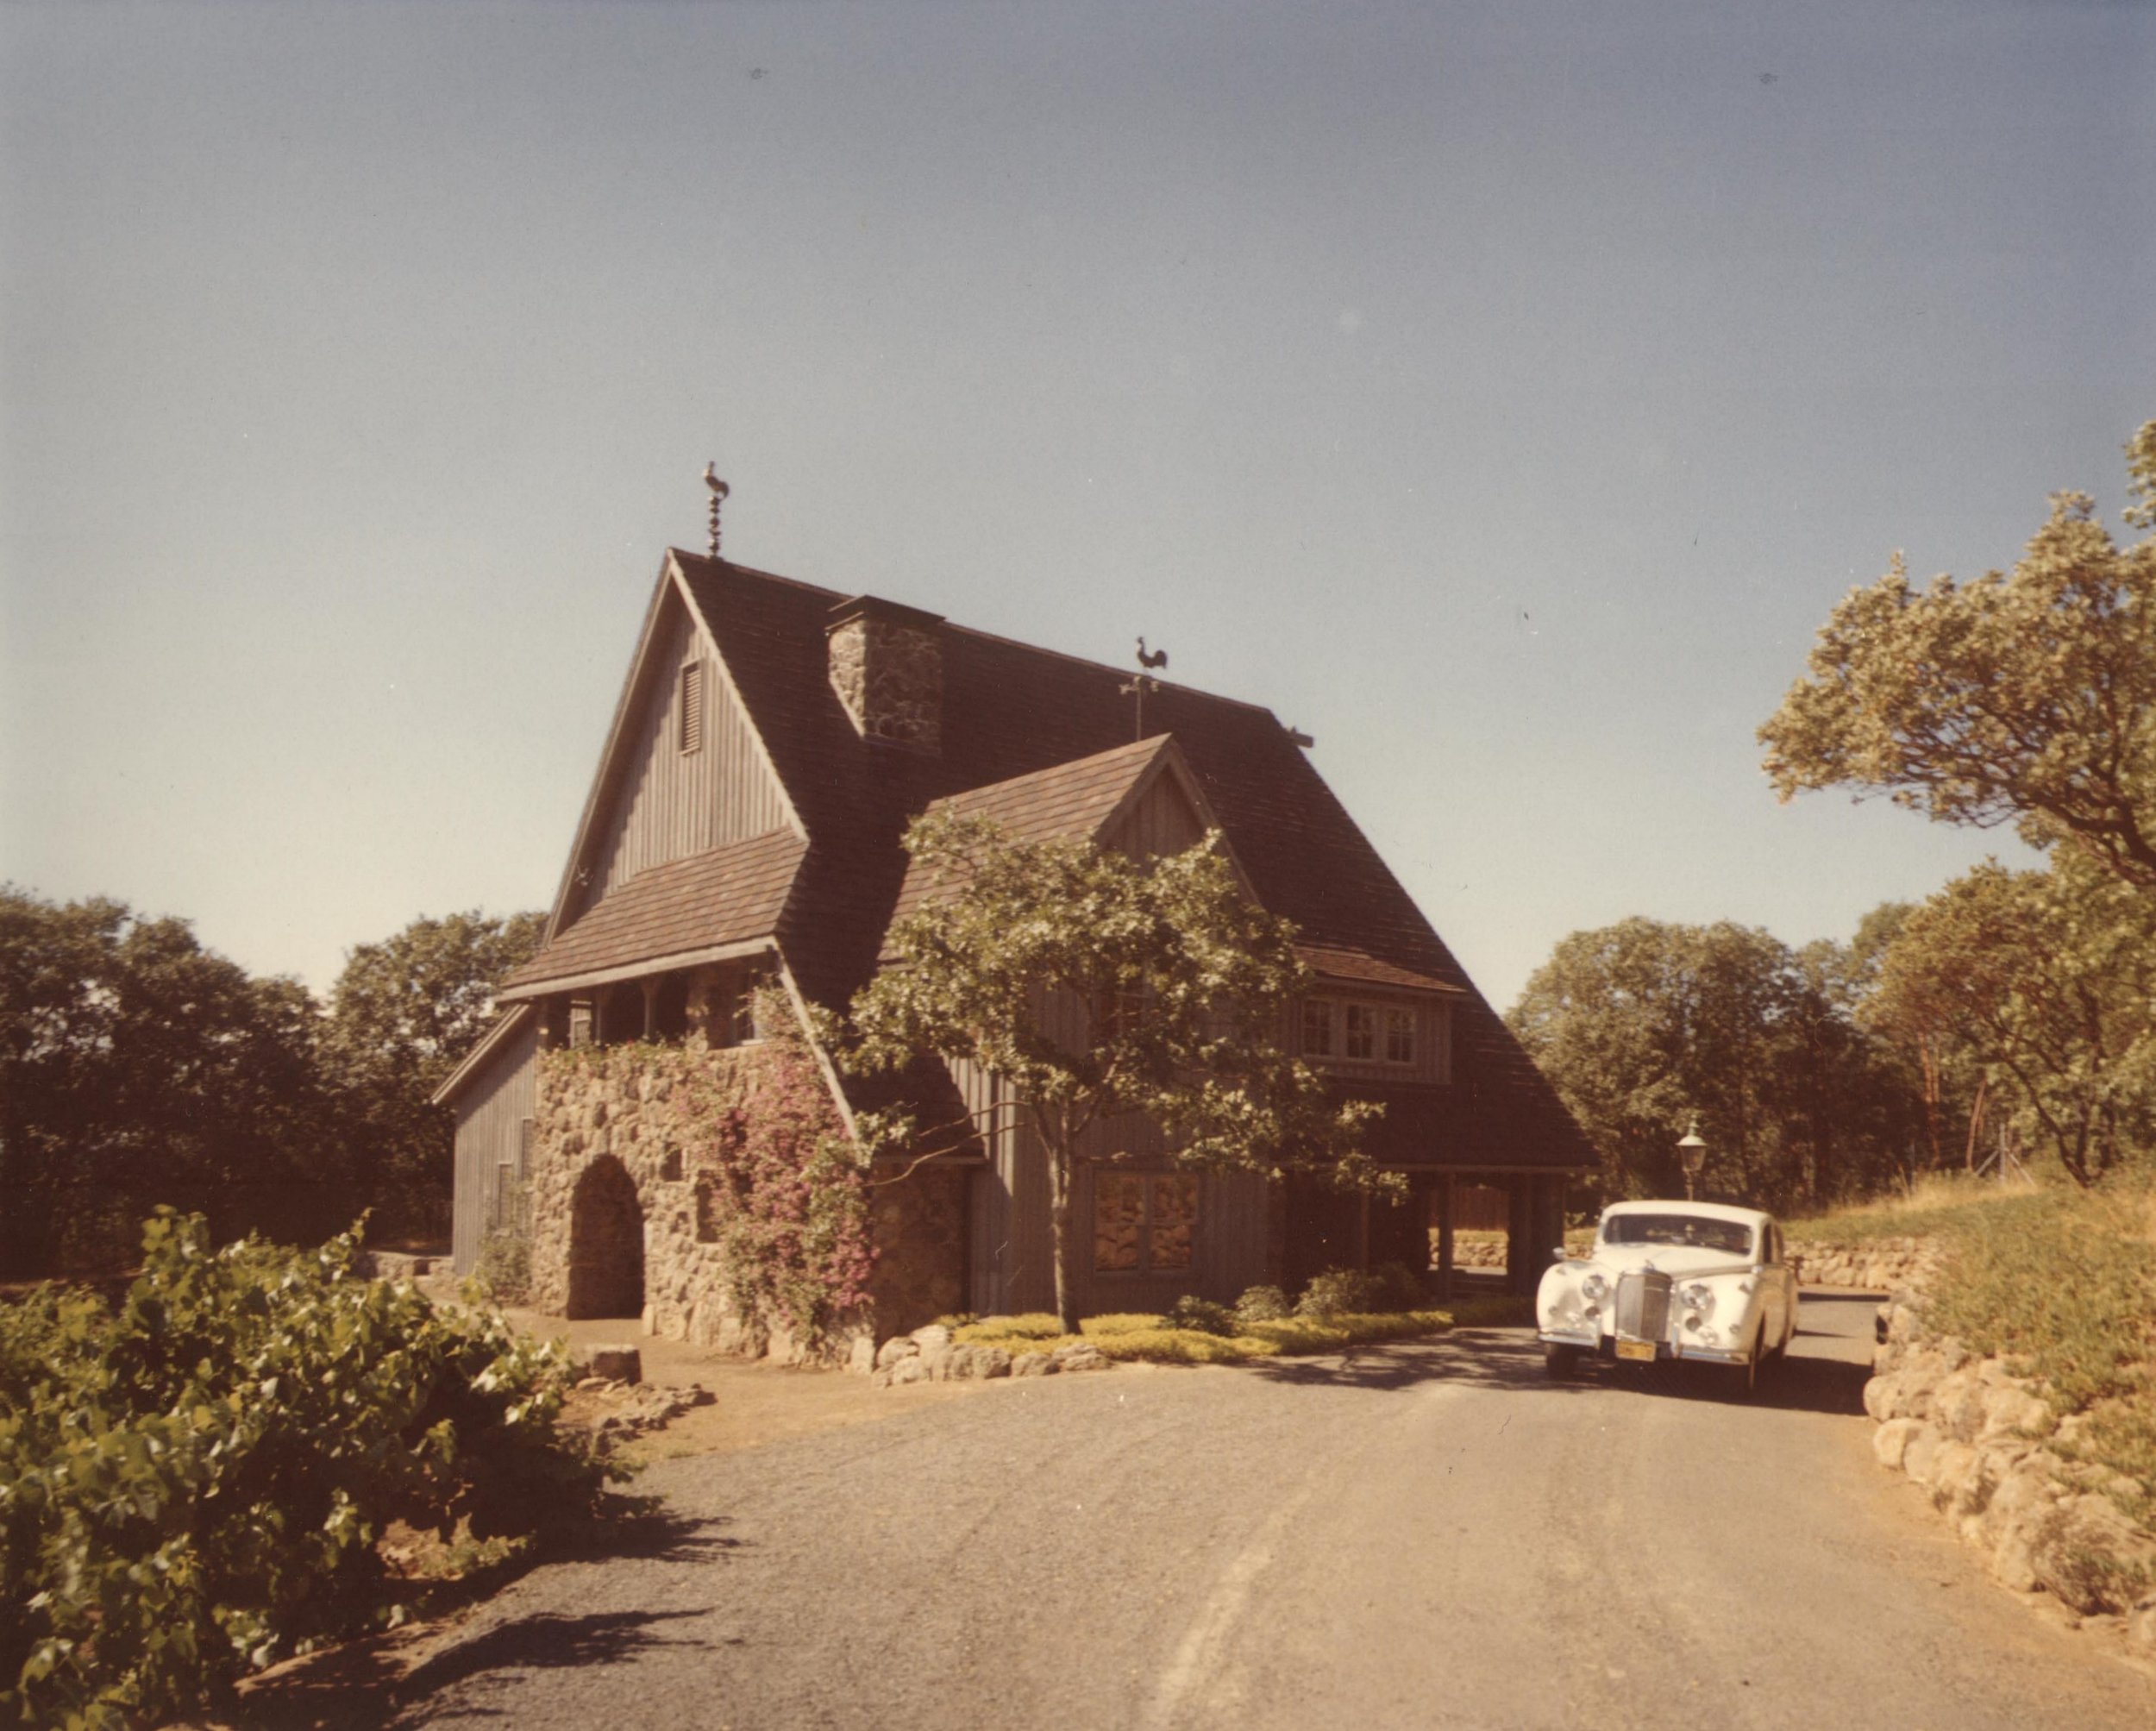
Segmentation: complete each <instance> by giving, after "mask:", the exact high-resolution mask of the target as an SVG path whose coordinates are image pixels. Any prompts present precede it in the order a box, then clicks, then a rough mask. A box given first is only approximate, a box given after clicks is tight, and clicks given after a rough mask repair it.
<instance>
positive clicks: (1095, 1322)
mask: <svg viewBox="0 0 2156 1731" xmlns="http://www.w3.org/2000/svg"><path fill="white" fill-rule="evenodd" d="M1167 1321H1168V1319H1167V1318H1166V1317H1164V1316H1156V1315H1154V1314H1151V1313H1150V1312H1148V1311H1143V1310H1111V1311H1110V1312H1108V1313H1107V1314H1106V1315H1105V1316H1088V1317H1087V1318H1086V1319H1085V1320H1083V1321H1081V1322H1080V1323H1079V1325H1078V1326H1079V1328H1080V1330H1081V1332H1082V1333H1084V1334H1085V1336H1086V1338H1087V1339H1088V1340H1094V1339H1097V1338H1098V1337H1099V1336H1101V1335H1104V1334H1136V1333H1139V1332H1140V1331H1142V1330H1144V1329H1148V1328H1160V1327H1164V1326H1166V1325H1167Z"/></svg>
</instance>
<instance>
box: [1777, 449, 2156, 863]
mask: <svg viewBox="0 0 2156 1731" xmlns="http://www.w3.org/2000/svg"><path fill="white" fill-rule="evenodd" d="M2128 463H2129V474H2130V485H2131V488H2132V492H2133V494H2134V498H2135V500H2136V503H2135V504H2134V505H2133V506H2131V507H2130V508H2129V509H2128V513H2127V516H2128V520H2129V521H2130V522H2133V523H2134V524H2136V525H2138V526H2144V527H2156V422H2151V423H2148V424H2147V425H2146V426H2144V427H2143V428H2142V429H2141V430H2140V432H2139V433H2138V434H2137V435H2136V436H2135V437H2134V442H2133V443H2132V444H2131V445H2130V446H2129V447H2128ZM2094 512H2095V506H2094V502H2093V501H2092V500H2091V499H2090V498H2089V496H2088V495H2087V494H2085V493H2079V492H2063V493H2059V494H2057V495H2055V496H2054V498H2053V502H2052V511H2051V517H2050V519H2049V521H2048V522H2046V524H2044V526H2043V527H2042V528H2041V529H2040V530H2038V531H2037V533H2036V536H2035V537H2034V539H2033V540H2031V541H2030V543H2028V549H2027V550H2026V551H2025V553H2024V554H2023V555H2022V557H2021V561H2020V562H2019V563H2018V564H2016V565H2015V568H2014V569H2013V570H2012V571H2011V572H2010V573H2006V574H2002V573H1999V572H1997V571H1992V572H1987V573H1986V574H1984V576H1982V577H1980V578H1978V579H1977V580H1975V581H1973V582H1971V583H1967V584H1958V583H1957V582H1956V581H1955V580H1953V579H1952V577H1947V576H1941V577H1938V578H1935V579H1934V580H1933V581H1932V582H1931V584H1930V585H1929V586H1927V587H1926V588H1923V589H1921V590H1919V589H1916V588H1915V587H1914V586H1912V585H1911V583H1910V581H1909V579H1908V570H1907V568H1906V566H1905V565H1904V563H1903V561H1902V559H1901V557H1900V555H1896V557H1895V559H1894V561H1893V564H1892V567H1891V568H1890V570H1889V571H1888V573H1887V574H1886V575H1885V576H1884V577H1883V578H1881V579H1880V580H1878V581H1877V583H1875V584H1873V585H1872V586H1871V587H1869V588H1863V589H1856V590H1852V592H1851V593H1849V594H1848V595H1847V596H1846V597H1845V598H1844V599H1842V601H1841V602H1840V603H1839V605H1837V606H1836V607H1835V609H1834V611H1833V615H1832V616H1831V617H1830V618H1828V620H1827V624H1826V625H1825V626H1824V627H1823V628H1822V629H1821V632H1820V639H1819V642H1818V643H1817V645H1816V646H1815V647H1814V649H1813V651H1812V654H1811V658H1810V669H1811V671H1810V674H1809V677H1808V678H1805V679H1801V680H1798V681H1797V682H1796V684H1795V685H1794V686H1792V687H1790V689H1789V694H1788V695H1787V696H1786V697H1785V698H1784V699H1783V702H1782V706H1781V708H1780V709H1779V710H1778V711H1777V712H1776V713H1775V714H1774V715H1773V717H1771V718H1770V719H1769V720H1768V721H1767V722H1766V723H1765V724H1764V726H1762V727H1761V728H1760V730H1759V739H1760V742H1761V743H1763V744H1764V746H1765V747H1766V748H1767V756H1766V769H1767V774H1768V775H1769V776H1770V777H1771V780H1772V781H1773V784H1774V787H1775V789H1776V791H1777V793H1779V794H1780V796H1781V797H1782V798H1783V799H1784V800H1787V799H1789V798H1791V797H1792V796H1794V795H1795V794H1796V793H1798V792H1800V791H1802V790H1804V789H1807V788H1821V787H1850V788H1853V789H1855V790H1856V792H1857V793H1858V796H1859V797H1861V796H1863V795H1864V794H1866V793H1887V794H1889V795H1890V797H1891V798H1893V799H1894V800H1896V802H1897V803H1900V804H1902V805H1905V806H1912V807H1914V808H1915V809H1918V810H1921V811H1923V812H1926V813H1927V815H1929V816H1930V817H1932V818H1934V819H1936V820H1939V821H1942V822H1946V823H1955V824H1968V825H1977V826H1979V827H1988V826H1992V825H1999V824H2003V823H2008V822H2012V823H2014V824H2015V825H2016V826H2017V827H2018V828H2019V830H2020V832H2021V835H2022V836H2023V837H2025V838H2026V839H2027V840H2028V841H2029V842H2031V843H2032V844H2034V845H2035V846H2038V847H2048V846H2050V845H2051V844H2053V843H2054V842H2057V841H2059V840H2061V839H2070V840H2071V842H2072V843H2073V844H2075V845H2076V846H2078V847H2080V848H2082V849H2084V850H2087V851H2088V852H2089V853H2090V854H2091V855H2092V856H2094V857H2095V858H2096V859H2098V860H2100V861H2101V862H2103V864H2104V865H2105V866H2106V867H2107V868H2108V869H2110V870H2111V871H2113V872H2115V873H2116V874H2117V875H2119V876H2121V877H2122V878H2124V879H2125V880H2126V881H2128V882H2131V883H2135V884H2139V885H2140V886H2142V887H2149V888H2156V538H2152V539H2148V540H2144V541H2141V542H2140V543H2135V544H2134V545H2131V546H2128V547H2124V548H2122V547H2120V546H2118V545H2117V544H2116V543H2114V542H2113V540H2112V538H2111V536H2110V535H2109V532H2108V531H2107V530H2105V529H2104V528H2103V525H2102V524H2100V523H2098V522H2097V521H2096V518H2095V514H2094Z"/></svg>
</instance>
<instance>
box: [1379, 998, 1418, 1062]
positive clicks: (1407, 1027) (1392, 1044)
mask: <svg viewBox="0 0 2156 1731" xmlns="http://www.w3.org/2000/svg"><path fill="white" fill-rule="evenodd" d="M1414 1061H1415V1013H1414V1012H1413V1010H1388V1011H1386V1012H1385V1062H1386V1063H1413V1062H1414Z"/></svg>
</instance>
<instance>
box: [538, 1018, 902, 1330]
mask: <svg viewBox="0 0 2156 1731" xmlns="http://www.w3.org/2000/svg"><path fill="white" fill-rule="evenodd" d="M757 1025H758V1026H759V1027H761V1028H763V1029H765V1030H767V1031H768V1032H767V1037H766V1038H763V1039H762V1040H761V1041H760V1042H758V1043H757V1044H754V1045H750V1046H744V1047H731V1048H725V1049H721V1050H717V1051H714V1050H712V1049H711V1048H710V1047H709V1046H707V1045H705V1043H704V1042H703V1040H702V1039H701V1038H699V1037H694V1036H693V1037H692V1038H690V1039H689V1040H688V1041H686V1043H684V1044H680V1045H666V1044H624V1045H613V1046H605V1047H581V1048H568V1049H561V1050H556V1051H551V1052H548V1053H547V1054H546V1055H545V1057H544V1058H543V1059H542V1072H541V1090H542V1101H546V1100H548V1099H551V1100H552V1101H567V1100H568V1099H570V1098H572V1097H575V1098H581V1099H591V1098H592V1097H594V1096H596V1097H599V1098H601V1099H606V1100H611V1101H614V1102H616V1104H615V1105H614V1106H613V1107H611V1109H608V1110H605V1111H601V1112H597V1113H590V1114H589V1117H588V1120H585V1119H580V1120H578V1121H579V1123H580V1124H581V1123H584V1122H586V1121H588V1123H589V1126H590V1127H588V1128H571V1127H569V1126H568V1125H567V1124H564V1125H563V1126H562V1128H563V1130H564V1132H565V1133H566V1137H567V1140H566V1142H565V1144H564V1145H563V1146H562V1147H561V1154H562V1155H565V1156H566V1157H567V1165H568V1166H571V1167H580V1166H581V1165H582V1164H583V1163H584V1162H585V1161H586V1159H588V1158H589V1157H591V1155H592V1153H593V1152H596V1151H599V1150H600V1149H601V1148H604V1149H605V1151H609V1152H611V1153H612V1154H613V1155H614V1156H615V1157H617V1158H619V1159H622V1160H623V1161H624V1164H625V1166H626V1167H627V1168H628V1170H630V1174H631V1176H632V1177H633V1178H634V1179H635V1181H636V1186H637V1189H638V1191H639V1193H640V1198H641V1201H642V1207H643V1208H644V1210H645V1213H646V1214H647V1217H648V1218H649V1219H651V1220H654V1221H655V1223H656V1224H657V1225H658V1226H660V1228H661V1230H659V1231H657V1232H654V1233H653V1234H651V1240H652V1242H651V1244H650V1247H649V1251H648V1252H647V1254H648V1255H649V1256H652V1257H655V1258H656V1262H657V1264H659V1265H655V1266H652V1267H649V1268H648V1270H647V1275H646V1284H647V1288H648V1289H649V1291H650V1292H651V1293H652V1294H653V1296H654V1300H655V1301H657V1302H660V1303H662V1304H663V1303H664V1302H666V1301H667V1300H666V1299H665V1298H664V1297H663V1296H662V1293H663V1292H664V1291H665V1290H667V1289H671V1288H678V1287H680V1286H683V1285H686V1286H690V1287H701V1288H703V1289H704V1290H705V1292H707V1293H709V1294H710V1295H711V1296H712V1297H714V1298H716V1297H717V1296H718V1294H719V1292H723V1294H724V1298H725V1300H726V1303H727V1308H729V1309H730V1311H731V1313H732V1314H734V1315H735V1316H736V1317H737V1318H739V1319H740V1320H741V1321H742V1323H743V1325H744V1326H746V1327H747V1328H748V1329H749V1331H750V1332H751V1333H763V1332H766V1331H769V1330H774V1329H783V1330H784V1331H785V1332H786V1333H787V1334H789V1335H791V1336H793V1339H796V1340H797V1341H799V1342H802V1343H804V1344H808V1343H812V1342H824V1341H829V1340H830V1339H833V1337H834V1336H835V1335H836V1334H837V1333H839V1332H840V1331H841V1330H843V1328H844V1327H845V1326H846V1325H848V1324H849V1322H853V1321H856V1320H862V1318H863V1317H864V1315H865V1313H866V1308H867V1306H868V1301H869V1289H868V1283H869V1279H870V1276H871V1275H872V1273H873V1271H874V1265H875V1254H874V1250H873V1248H872V1246H871V1243H870V1239H869V1228H868V1175H867V1173H866V1171H865V1170H863V1167H862V1163H861V1161H860V1158H859V1157H858V1155H857V1153H856V1149H855V1147H854V1145H853V1143H852V1142H851V1140H850V1139H849V1138H848V1137H847V1135H846V1133H845V1129H844V1126H843V1124H842V1122H841V1121H840V1119H839V1116H838V1113H837V1108H836V1107H835V1106H834V1105H833V1103H832V1101H831V1097H830V1090H829V1088H827V1087H826V1085H825V1083H824V1077H823V1075H822V1073H821V1071H820V1070H819V1069H818V1066H817V1063H816V1060H815V1057H814V1056H813V1055H812V1052H811V1051H810V1049H809V1046H808V1044H807V1042H806V1040H805V1038H804V1037H803V1036H802V1034H801V1033H800V1032H799V1026H798V1025H797V1024H796V1023H795V1021H794V1019H793V1011H792V1007H791V1006H790V1005H788V1004H787V1003H786V1002H785V1000H782V999H781V1000H779V1001H777V1002H775V1003H770V1004H763V1005H760V1006H759V1008H758V1023H757ZM593 1084H596V1088H594V1087H593V1086H592V1085H593ZM587 1110H588V1109H587ZM545 1119H546V1108H545V1107H544V1106H543V1105H542V1121H545ZM602 1130H603V1131H604V1132H605V1141H604V1142H603V1143H602V1142H601V1141H600V1140H599V1135H600V1132H601V1131H602ZM562 1176H563V1178H564V1179H565V1180H567V1176H568V1173H567V1170H564V1171H563V1174H562ZM677 1221H678V1230H677V1229H675V1227H674V1223H675V1222H677ZM565 1254H566V1251H565ZM714 1286H716V1288H717V1289H718V1291H712V1290H711V1289H712V1288H713V1287H714Z"/></svg>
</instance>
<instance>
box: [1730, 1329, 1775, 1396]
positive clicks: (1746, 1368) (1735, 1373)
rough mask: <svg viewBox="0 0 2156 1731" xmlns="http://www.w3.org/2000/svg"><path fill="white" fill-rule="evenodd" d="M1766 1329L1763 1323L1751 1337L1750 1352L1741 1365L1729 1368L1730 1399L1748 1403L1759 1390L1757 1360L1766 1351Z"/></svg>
mask: <svg viewBox="0 0 2156 1731" xmlns="http://www.w3.org/2000/svg"><path fill="white" fill-rule="evenodd" d="M1766 1345H1767V1328H1766V1324H1764V1322H1763V1323H1761V1324H1760V1325H1759V1327H1758V1332H1757V1333H1754V1334H1753V1335H1752V1351H1751V1352H1749V1353H1747V1354H1746V1355H1745V1362H1744V1363H1743V1364H1733V1365H1731V1366H1730V1367H1729V1392H1730V1395H1731V1396H1732V1398H1733V1399H1736V1400H1739V1401H1748V1400H1750V1399H1751V1398H1752V1395H1754V1394H1756V1393H1757V1392H1758V1388H1759V1358H1760V1355H1761V1354H1762V1353H1764V1352H1765V1351H1766Z"/></svg>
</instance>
